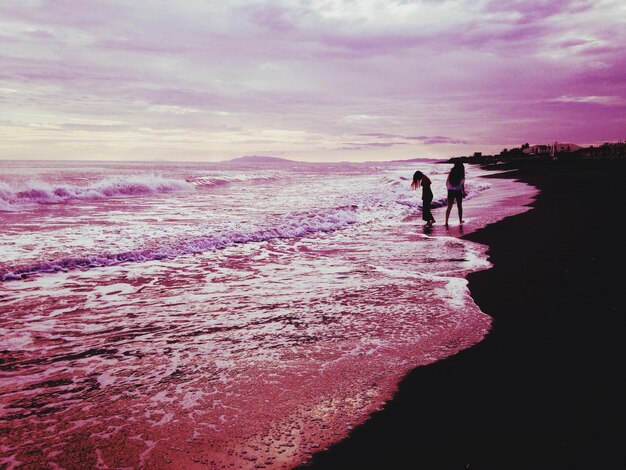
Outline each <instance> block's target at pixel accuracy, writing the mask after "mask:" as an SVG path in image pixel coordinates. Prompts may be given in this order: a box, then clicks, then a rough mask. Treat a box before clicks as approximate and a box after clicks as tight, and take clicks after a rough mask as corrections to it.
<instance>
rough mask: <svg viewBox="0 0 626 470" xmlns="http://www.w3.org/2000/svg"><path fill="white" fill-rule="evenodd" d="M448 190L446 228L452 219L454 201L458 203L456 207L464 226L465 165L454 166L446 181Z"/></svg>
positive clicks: (457, 163) (456, 164)
mask: <svg viewBox="0 0 626 470" xmlns="http://www.w3.org/2000/svg"><path fill="white" fill-rule="evenodd" d="M446 188H447V189H448V208H447V209H446V227H447V226H448V219H449V218H450V212H451V211H452V206H453V205H454V201H456V206H457V208H458V209H459V222H460V223H461V224H463V223H464V222H465V221H464V220H463V198H464V197H465V196H466V193H465V167H464V166H463V163H461V162H456V163H455V164H454V166H453V167H452V169H451V170H450V173H449V174H448V178H447V179H446Z"/></svg>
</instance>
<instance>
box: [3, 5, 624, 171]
mask: <svg viewBox="0 0 626 470" xmlns="http://www.w3.org/2000/svg"><path fill="white" fill-rule="evenodd" d="M624 44H626V2H625V1H624V0H439V1H438V0H417V1H402V0H395V1H394V0H387V1H380V0H308V1H304V0H267V1H253V0H228V1H225V0H185V1H181V2H173V1H170V0H168V1H157V0H155V1H144V0H129V1H118V0H107V1H95V0H94V1H89V0H80V1H79V0H2V2H0V159H4V160H9V159H17V160H24V159H70V160H73V159H80V160H90V159H93V160H175V161H176V160H179V161H216V160H224V159H229V158H234V157H239V156H243V155H272V156H278V157H283V158H290V159H294V160H307V161H370V160H391V159H407V158H416V157H433V158H441V157H451V156H459V155H469V154H472V153H473V152H477V151H479V152H483V153H498V152H499V151H500V150H502V149H503V148H505V147H507V148H511V147H517V146H520V145H521V144H523V143H526V142H528V143H530V144H531V145H532V144H538V143H549V142H554V141H558V142H573V143H577V144H581V145H591V144H593V145H595V144H598V143H602V142H605V141H618V140H624V139H626V47H624Z"/></svg>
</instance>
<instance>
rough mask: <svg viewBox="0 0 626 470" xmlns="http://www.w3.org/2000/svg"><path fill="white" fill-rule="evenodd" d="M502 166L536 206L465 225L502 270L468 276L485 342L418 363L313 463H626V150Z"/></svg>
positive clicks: (426, 465)
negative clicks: (615, 156)
mask: <svg viewBox="0 0 626 470" xmlns="http://www.w3.org/2000/svg"><path fill="white" fill-rule="evenodd" d="M498 168H502V169H512V170H514V171H512V172H508V173H505V174H502V175H499V176H497V177H503V178H517V179H519V180H521V181H524V182H527V183H529V184H531V185H533V186H536V187H537V188H539V190H540V194H539V195H538V197H537V198H536V200H535V201H534V202H533V203H532V207H533V210H531V211H529V212H526V213H524V214H520V215H517V216H514V217H510V218H508V219H505V220H503V221H501V222H498V223H496V224H492V225H489V226H487V227H486V228H484V229H481V230H478V231H476V232H473V233H470V234H468V235H466V237H467V238H468V239H470V240H473V241H477V242H479V243H483V244H485V245H488V246H489V247H490V248H489V256H490V259H491V262H492V263H493V265H494V266H493V268H492V269H490V270H487V271H482V272H478V273H474V274H472V275H470V277H469V288H470V290H471V293H472V296H473V297H474V299H475V301H476V303H477V304H478V305H479V306H480V308H481V309H482V310H483V311H484V312H486V313H488V314H489V315H491V316H492V317H493V319H494V320H493V328H492V331H491V332H490V334H489V335H488V336H487V337H486V338H485V340H484V341H482V342H481V343H479V344H478V345H476V346H474V347H472V348H470V349H467V350H464V351H462V352H461V353H459V354H457V355H456V356H453V357H450V358H448V359H446V360H443V361H440V362H437V363H434V364H431V365H429V366H425V367H420V368H417V369H415V370H414V371H412V372H411V373H410V374H409V375H408V376H407V377H406V378H405V379H404V380H403V381H402V383H401V384H400V386H399V389H398V392H397V394H396V396H395V397H394V399H393V400H392V401H391V402H389V403H388V404H387V405H386V406H385V408H384V409H383V410H382V411H380V412H377V413H376V414H375V415H373V416H372V417H371V418H370V419H369V420H368V421H367V422H366V423H364V424H363V425H362V426H360V427H358V428H356V429H355V430H354V431H353V432H352V433H351V435H350V437H349V438H348V439H346V440H344V441H342V442H340V443H338V444H336V445H334V446H333V447H331V448H330V449H329V450H326V451H323V452H320V453H319V454H317V455H315V456H314V458H313V460H312V462H311V463H310V467H312V468H319V469H327V468H414V469H439V468H441V469H466V468H471V469H483V468H490V469H491V468H493V469H496V468H497V469H518V468H520V469H521V468H524V469H544V468H545V469H555V468H559V469H560V468H581V469H582V468H585V469H609V468H626V452H624V451H623V450H622V449H623V443H624V438H625V437H626V432H625V422H626V421H625V415H624V412H623V410H622V408H623V402H624V397H625V396H626V393H625V392H626V390H625V387H624V363H623V359H624V353H623V347H624V339H623V335H624V333H625V331H626V329H625V328H624V327H625V325H626V321H625V313H626V308H625V305H624V303H625V299H626V288H625V287H624V278H625V276H624V270H625V267H626V249H625V248H624V246H623V245H624V235H623V233H622V232H621V231H619V230H618V224H620V223H621V222H622V220H620V219H621V218H622V217H623V215H624V207H623V199H624V195H623V192H624V182H623V179H624V175H625V174H626V161H624V160H606V161H597V160H593V161H591V160H590V161H577V162H567V161H517V162H512V163H507V164H503V165H500V166H499V167H498Z"/></svg>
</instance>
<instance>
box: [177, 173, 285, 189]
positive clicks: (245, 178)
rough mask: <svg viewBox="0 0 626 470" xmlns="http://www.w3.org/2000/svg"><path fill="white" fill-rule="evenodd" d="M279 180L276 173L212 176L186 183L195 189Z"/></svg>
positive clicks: (190, 180) (189, 179)
mask: <svg viewBox="0 0 626 470" xmlns="http://www.w3.org/2000/svg"><path fill="white" fill-rule="evenodd" d="M276 179H278V176H277V174H276V173H275V172H270V173H267V174H258V173H255V174H246V173H240V174H219V175H210V176H194V177H191V178H188V179H186V180H185V181H186V182H187V183H189V184H191V185H193V186H195V187H209V188H210V187H213V186H223V185H227V184H232V183H255V182H268V181H273V180H276Z"/></svg>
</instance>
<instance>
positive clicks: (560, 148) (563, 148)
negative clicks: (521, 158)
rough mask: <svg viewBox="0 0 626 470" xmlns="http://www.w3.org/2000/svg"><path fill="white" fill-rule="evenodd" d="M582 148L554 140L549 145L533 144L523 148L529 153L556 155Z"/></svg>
mask: <svg viewBox="0 0 626 470" xmlns="http://www.w3.org/2000/svg"><path fill="white" fill-rule="evenodd" d="M579 148H581V146H580V145H576V144H572V143H561V142H554V143H552V144H549V145H543V144H539V145H531V146H529V147H527V148H525V149H524V150H523V152H524V153H525V154H527V155H554V154H555V153H562V152H575V151H576V150H578V149H579Z"/></svg>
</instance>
